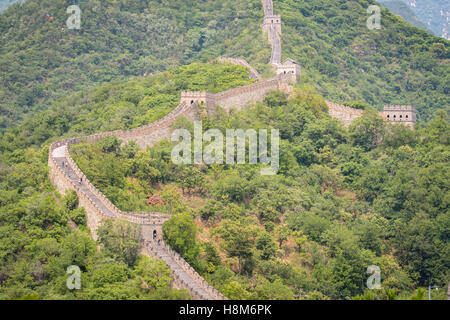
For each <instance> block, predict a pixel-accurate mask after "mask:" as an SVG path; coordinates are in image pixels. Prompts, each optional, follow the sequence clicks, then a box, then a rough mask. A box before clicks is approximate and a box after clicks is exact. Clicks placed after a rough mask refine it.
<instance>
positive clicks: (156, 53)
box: [0, 0, 450, 128]
mask: <svg viewBox="0 0 450 320" xmlns="http://www.w3.org/2000/svg"><path fill="white" fill-rule="evenodd" d="M70 4H72V2H71V1H65V0H51V1H50V0H39V1H38V0H28V1H26V2H25V3H24V4H23V5H22V6H12V7H11V8H9V9H8V10H7V11H6V12H4V13H3V14H1V15H0V38H1V42H2V46H1V47H0V54H1V58H0V127H3V128H5V127H9V126H13V125H16V124H17V123H18V121H20V120H21V119H23V118H24V117H25V118H26V117H32V116H34V115H35V114H36V112H37V111H39V110H46V109H47V108H48V105H49V104H50V103H51V102H52V101H54V100H55V99H58V98H60V97H63V96H65V95H66V94H67V93H68V92H72V91H78V90H80V89H83V88H88V87H90V86H92V85H93V84H95V83H102V82H105V81H106V82H108V81H111V80H118V79H125V78H127V77H129V76H137V75H143V74H150V73H157V72H160V71H163V70H166V69H167V68H170V67H173V66H176V65H180V64H188V63H192V62H195V61H201V60H209V59H210V58H212V57H217V56H231V57H243V58H245V59H247V60H248V61H249V62H250V63H251V64H252V65H254V66H255V67H256V68H257V69H258V70H260V71H261V72H262V73H263V74H266V75H267V74H269V73H270V70H269V69H268V66H267V61H268V60H269V58H270V52H271V50H270V45H269V43H268V42H267V38H266V37H265V36H264V35H263V34H262V32H261V29H260V25H261V23H262V18H263V10H262V4H261V1H260V0H251V1H247V0H232V1H229V0H226V1H225V0H202V1H197V0H195V1H194V0H171V1H166V0H165V1H161V0H158V1H157V0H115V1H107V2H105V1H99V0H91V1H89V2H81V3H80V8H81V10H82V28H81V30H68V29H67V28H66V27H65V21H66V19H67V17H68V15H67V14H66V8H67V6H68V5H70ZM274 6H275V12H276V13H279V14H281V15H282V17H283V23H284V26H283V36H282V44H283V48H284V49H283V52H284V56H285V57H292V58H295V59H296V60H297V61H298V62H299V63H300V64H301V65H302V66H303V78H302V81H304V82H309V83H311V84H314V85H316V86H317V90H318V92H319V93H321V94H322V95H323V96H325V97H326V98H329V99H331V100H335V101H336V102H352V101H364V102H365V103H367V104H370V105H373V106H375V107H378V108H381V107H382V105H383V104H386V103H401V104H410V103H413V104H414V105H416V107H417V109H418V111H419V115H420V116H421V119H423V120H427V119H429V118H430V116H431V115H432V114H433V113H434V111H435V110H438V109H445V108H448V106H449V105H450V103H449V92H448V90H449V88H448V83H450V81H449V74H450V72H449V68H450V67H449V64H448V58H449V55H450V53H449V42H448V41H445V40H444V39H441V38H437V37H434V36H432V35H429V34H427V33H426V32H424V31H421V30H418V29H416V28H414V27H412V26H410V25H408V24H407V23H405V22H404V21H402V19H400V18H398V17H396V16H394V15H393V14H391V13H390V12H389V11H388V10H384V11H383V17H382V30H374V31H371V30H368V29H367V27H366V20H367V18H368V15H367V13H366V9H367V7H368V6H369V2H368V1H366V0H357V1H343V0H342V1H341V0H340V1H329V0H312V1H294V0H280V1H275V4H274ZM46 14H49V15H50V16H52V17H53V18H54V21H50V20H49V19H47V18H46Z"/></svg>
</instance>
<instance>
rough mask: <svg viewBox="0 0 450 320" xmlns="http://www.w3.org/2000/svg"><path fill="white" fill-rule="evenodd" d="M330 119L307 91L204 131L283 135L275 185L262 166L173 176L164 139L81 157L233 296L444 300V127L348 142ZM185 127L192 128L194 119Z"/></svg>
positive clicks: (355, 133)
mask: <svg viewBox="0 0 450 320" xmlns="http://www.w3.org/2000/svg"><path fill="white" fill-rule="evenodd" d="M324 111H326V104H325V103H324V100H323V98H322V97H320V96H319V95H317V94H316V93H315V92H314V90H313V89H312V88H299V89H298V91H297V94H296V95H295V96H293V97H292V98H290V99H287V97H286V96H285V95H284V94H283V93H281V92H274V93H273V94H271V95H269V96H268V97H267V98H266V99H265V102H264V103H260V104H257V105H256V106H255V107H254V108H251V109H248V110H245V111H241V112H238V113H234V114H232V115H231V116H230V115H227V114H226V113H219V114H217V115H216V116H215V117H214V118H213V119H209V118H208V119H205V125H204V127H205V129H208V128H219V129H220V130H221V131H222V132H223V133H224V134H225V130H226V129H231V128H244V129H245V128H281V136H282V142H281V163H280V168H281V170H280V171H281V172H280V173H281V174H279V175H277V176H276V177H264V176H260V175H259V167H257V166H252V165H237V166H228V165H210V166H206V165H201V166H196V167H193V166H191V165H189V166H177V165H174V164H173V163H172V161H171V158H170V154H171V150H172V148H173V145H171V143H169V142H168V141H167V142H162V143H160V144H159V145H158V146H155V147H153V148H149V149H147V150H139V149H138V147H137V145H136V144H134V143H128V144H125V145H123V146H122V147H120V145H121V143H120V141H118V140H117V139H116V138H107V139H105V140H103V141H100V142H98V143H95V144H81V145H78V146H76V147H74V149H73V156H74V157H75V159H76V161H77V162H78V164H79V166H80V168H81V169H82V170H83V172H85V173H86V174H87V175H88V177H89V179H90V180H91V181H93V183H94V184H96V185H97V187H99V188H100V189H101V190H102V191H103V192H104V193H105V194H106V195H107V197H108V198H109V199H110V200H112V201H113V202H114V203H115V204H116V205H117V206H118V207H120V208H121V209H123V210H125V211H143V210H144V211H145V210H147V211H150V212H152V211H158V212H167V213H170V214H172V215H173V217H172V219H171V220H169V221H168V222H167V223H166V224H165V225H164V227H163V231H164V237H165V239H166V241H167V242H168V243H169V244H170V245H171V246H172V247H173V248H174V249H175V250H177V251H178V252H179V253H180V254H181V255H183V257H184V258H185V259H186V260H187V261H188V262H189V263H190V264H191V265H192V266H194V267H195V268H196V269H197V270H198V271H199V272H200V273H201V274H202V275H203V276H204V277H205V278H206V279H208V280H209V281H210V283H212V284H213V285H214V286H216V287H217V288H218V289H219V290H220V291H221V292H222V293H223V294H225V295H226V296H228V297H230V298H233V299H293V298H306V299H330V298H331V299H345V298H347V299H348V298H354V299H395V298H400V299H405V298H408V297H410V296H411V295H413V292H414V289H416V288H417V287H418V286H421V285H426V284H428V283H429V281H430V279H433V280H432V281H433V283H439V286H440V287H444V288H443V289H442V290H441V291H439V292H438V294H437V297H441V298H445V291H446V283H447V280H448V277H449V273H448V272H449V270H450V269H449V267H450V261H449V258H448V257H449V253H450V251H449V250H450V245H449V243H448V232H449V231H450V229H449V227H450V219H449V218H450V216H449V212H448V209H449V207H448V206H449V203H448V194H449V193H448V192H449V183H448V181H450V179H449V178H450V176H449V172H450V171H449V166H448V159H447V157H448V151H449V149H448V143H449V138H450V136H449V132H450V131H449V125H448V118H447V116H446V115H445V114H444V113H441V114H440V115H439V116H437V117H436V118H435V119H434V120H432V121H431V122H430V123H429V124H428V125H427V127H426V128H424V129H421V130H419V131H413V130H411V129H409V128H405V127H402V126H391V125H389V124H384V123H383V120H382V119H381V118H379V117H378V116H377V114H376V113H375V112H374V111H373V110H367V111H366V114H365V115H364V116H363V117H362V118H360V119H358V120H357V121H355V123H354V124H353V125H352V126H351V127H350V128H349V129H348V130H347V129H346V128H344V127H343V126H342V125H341V124H340V123H339V122H338V120H336V119H331V118H330V117H329V116H328V115H327V114H326V113H325V112H324ZM176 127H183V128H185V129H190V130H192V124H190V123H189V122H188V121H187V120H186V119H185V120H180V121H179V122H178V123H177V125H176ZM105 159H106V161H105ZM369 265H378V266H379V267H380V268H381V269H382V270H383V272H384V273H383V291H380V292H377V293H376V294H374V293H373V292H371V291H367V292H364V288H365V279H366V278H367V277H366V274H365V269H366V268H367V266H369ZM416 294H419V295H420V291H419V292H418V293H416Z"/></svg>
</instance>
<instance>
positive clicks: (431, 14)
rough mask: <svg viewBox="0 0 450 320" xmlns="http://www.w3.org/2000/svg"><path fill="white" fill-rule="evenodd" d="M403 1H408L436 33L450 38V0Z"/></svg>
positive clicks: (405, 1) (412, 8) (404, 0)
mask: <svg viewBox="0 0 450 320" xmlns="http://www.w3.org/2000/svg"><path fill="white" fill-rule="evenodd" d="M401 1H403V2H404V3H406V4H407V5H408V6H409V7H410V8H411V10H412V11H413V12H414V14H415V15H416V16H417V17H418V18H419V19H420V21H422V23H423V24H424V25H426V27H427V28H428V29H430V30H432V31H433V33H434V34H435V35H437V36H439V37H443V38H446V39H447V40H448V39H450V2H449V1H448V0H401ZM380 2H381V1H380ZM383 2H385V1H383Z"/></svg>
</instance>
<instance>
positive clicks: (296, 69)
mask: <svg viewBox="0 0 450 320" xmlns="http://www.w3.org/2000/svg"><path fill="white" fill-rule="evenodd" d="M276 68H277V74H287V75H292V80H293V81H294V82H296V81H297V80H298V79H300V75H301V73H302V68H301V67H300V65H299V64H297V62H295V61H294V60H292V59H291V58H287V59H286V60H284V62H283V63H282V64H279V65H277V66H276Z"/></svg>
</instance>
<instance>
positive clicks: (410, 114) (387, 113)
mask: <svg viewBox="0 0 450 320" xmlns="http://www.w3.org/2000/svg"><path fill="white" fill-rule="evenodd" d="M380 114H381V116H382V117H383V118H384V119H385V120H387V121H390V122H394V123H397V124H403V125H407V126H410V127H411V128H414V126H415V125H416V109H415V108H414V107H413V106H399V105H388V106H384V110H383V112H381V113H380Z"/></svg>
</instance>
